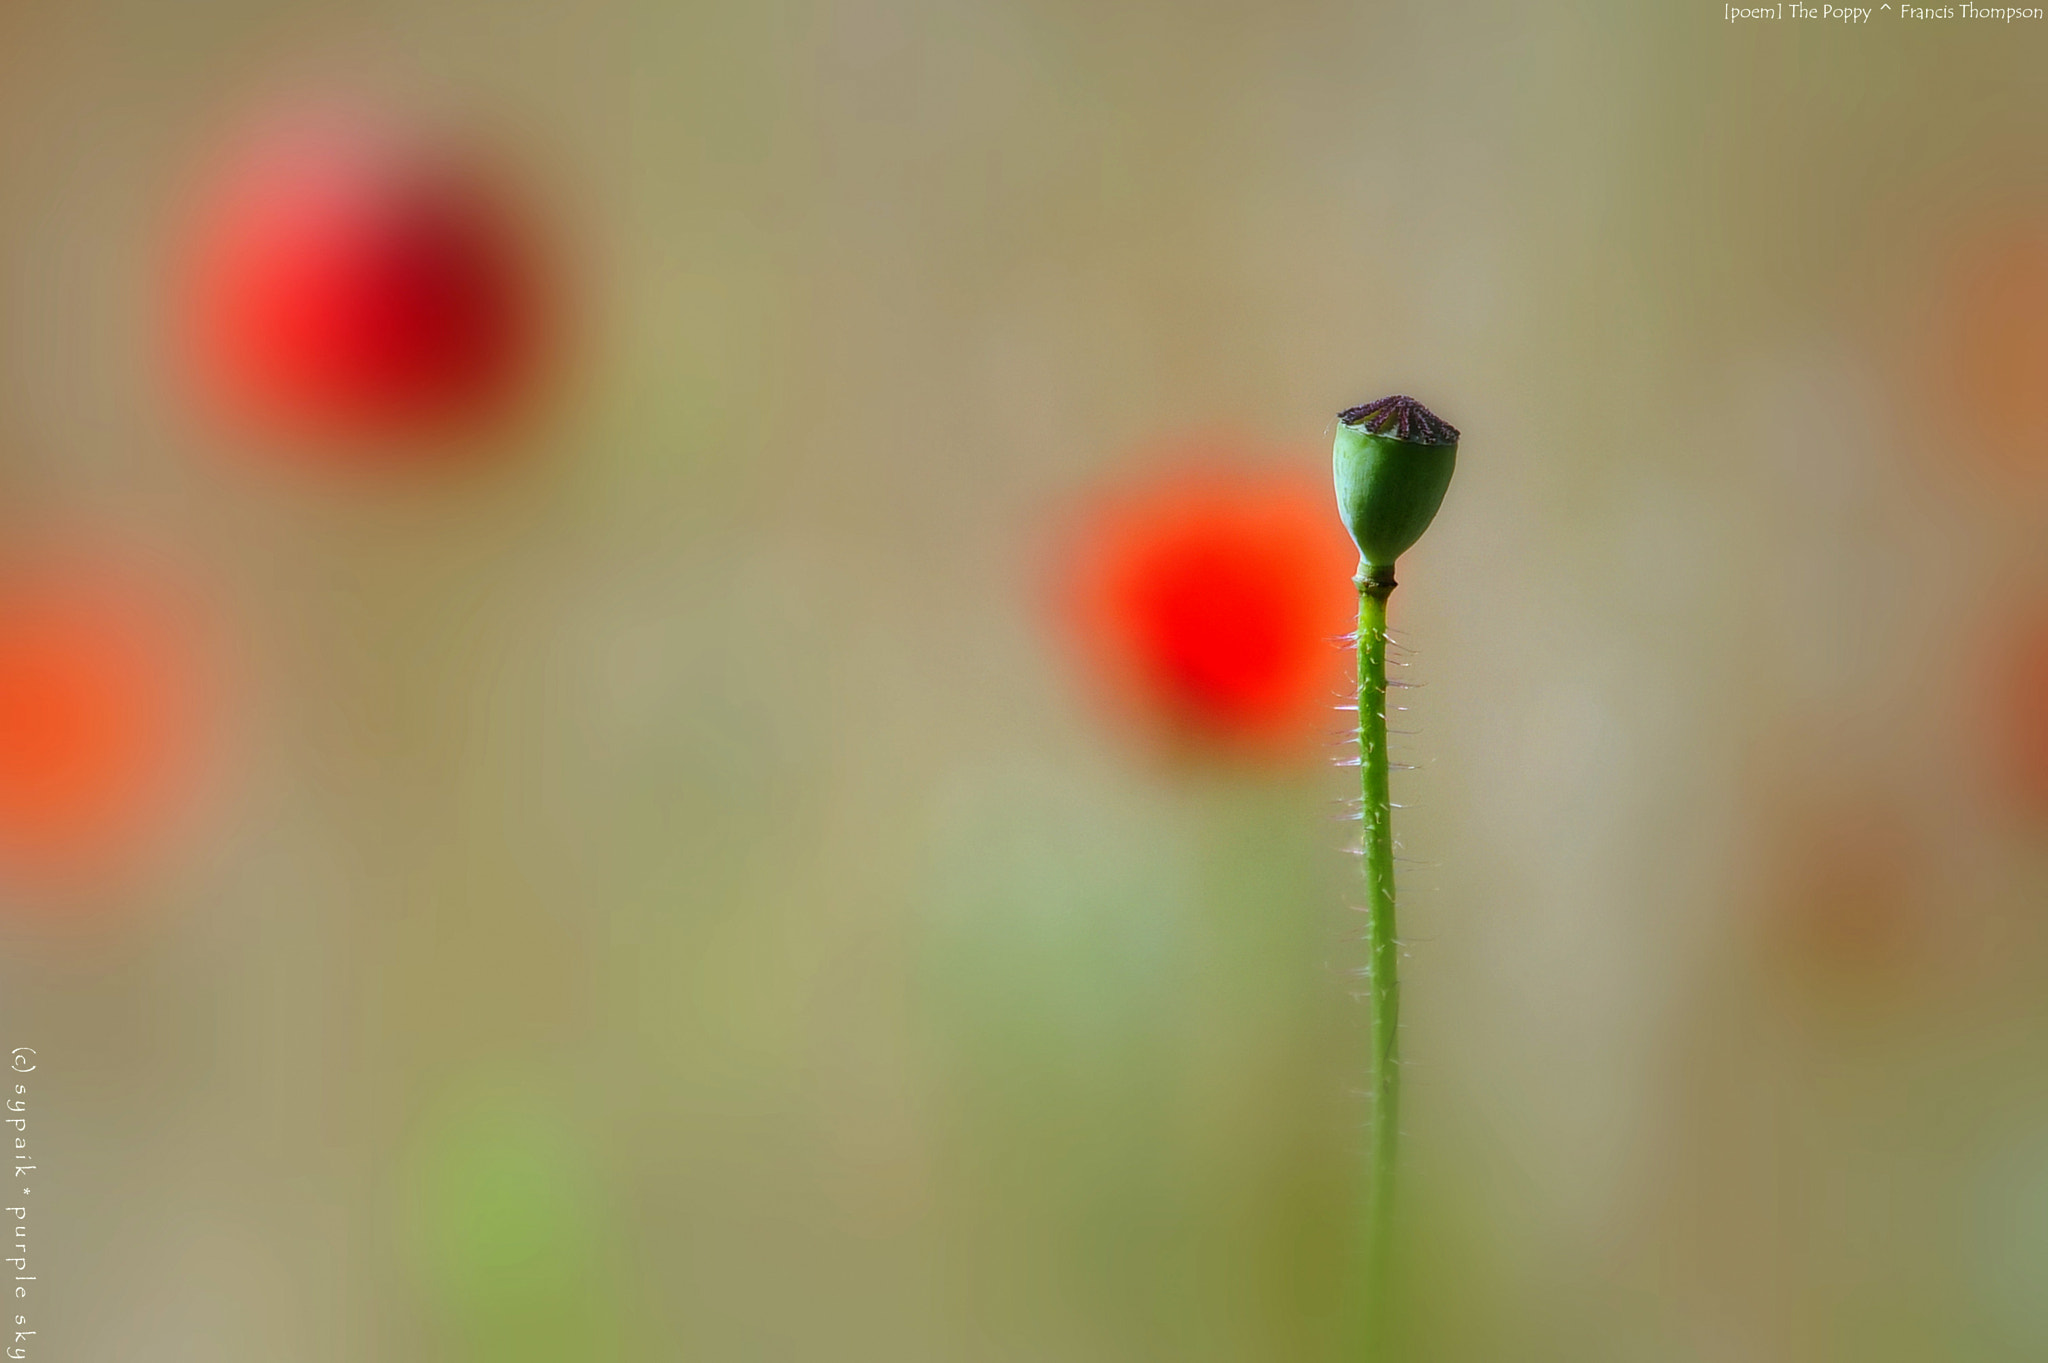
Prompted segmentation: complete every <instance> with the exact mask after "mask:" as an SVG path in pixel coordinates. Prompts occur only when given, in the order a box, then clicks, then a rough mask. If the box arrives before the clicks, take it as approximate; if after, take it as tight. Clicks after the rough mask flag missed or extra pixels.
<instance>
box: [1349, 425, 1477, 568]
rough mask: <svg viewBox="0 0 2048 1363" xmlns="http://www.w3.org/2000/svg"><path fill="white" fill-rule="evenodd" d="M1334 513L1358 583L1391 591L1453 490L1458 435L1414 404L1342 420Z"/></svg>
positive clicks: (1454, 430) (1455, 431)
mask: <svg viewBox="0 0 2048 1363" xmlns="http://www.w3.org/2000/svg"><path fill="white" fill-rule="evenodd" d="M1333 459H1334V462H1335V465H1336V475H1337V509H1338V511H1339V512H1340V513H1341V514H1342V515H1343V517H1344V528H1345V529H1347V530H1349V531H1350V532H1351V541H1352V543H1354V544H1356V545H1357V546H1358V557H1359V559H1360V568H1359V580H1360V581H1361V582H1364V581H1367V580H1371V581H1374V582H1379V583H1383V584H1384V585H1385V587H1386V588H1387V589H1389V590H1391V589H1392V587H1393V585H1394V573H1393V569H1394V560H1395V559H1397V558H1399V557H1400V556H1401V555H1402V554H1404V553H1406V552H1407V551H1408V549H1409V546H1411V545H1413V544H1414V543H1415V541H1417V540H1419V539H1421V538H1422V532H1423V531H1425V530H1427V529H1429V523H1430V522H1431V521H1432V520H1434V519H1435V518H1436V509H1437V508H1438V507H1439V506H1441V505H1442V504H1443V500H1444V491H1445V489H1447V488H1449V487H1450V485H1451V470H1452V469H1453V468H1454V467H1455V466H1456V464H1457V462H1458V432H1457V428H1456V427H1454V426H1452V425H1451V424H1450V423H1449V422H1447V421H1444V420H1442V419H1441V418H1439V417H1438V416H1436V415H1435V414H1434V413H1432V412H1431V411H1430V410H1429V408H1427V407H1425V406H1423V405H1422V404H1421V403H1419V402H1417V401H1416V400H1415V399H1414V398H1408V397H1391V398H1381V399H1380V400H1379V401H1378V402H1368V403H1366V404H1365V405H1364V406H1362V407H1353V408H1351V409H1350V410H1348V411H1344V412H1339V413H1338V414H1337V441H1336V449H1335V451H1334V454H1333Z"/></svg>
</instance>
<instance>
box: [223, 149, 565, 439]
mask: <svg viewBox="0 0 2048 1363" xmlns="http://www.w3.org/2000/svg"><path fill="white" fill-rule="evenodd" d="M189 265H190V274H189V278H188V283H189V287H190V291H189V295H188V299H187V304H186V306H187V309H188V315H187V318H186V321H187V324H188V341H189V345H190V348H191V358H192V359H193V360H194V361H195V367H196V372H197V375H198V377H199V381H200V382H201V384H202V386H203V388H204V390H205V394H206V396H207V397H208V399H209V400H210V401H211V402H212V403H213V405H214V406H215V407H216V408H217V409H218V410H220V411H221V412H222V413H224V414H226V415H228V416H229V417H230V418H231V419H233V420H234V421H235V422H236V423H237V424H239V425H240V426H242V427H244V428H248V429H253V430H254V431H255V432H257V433H259V434H261V435H263V436H272V437H285V438H287V439H290V440H293V441H296V442H300V443H301V444H302V445H303V444H307V443H310V444H311V445H312V447H313V448H316V449H317V450H318V451H319V452H320V453H321V454H323V455H326V456H328V457H344V456H345V457H346V458H347V459H348V460H349V461H352V462H374V461H377V460H379V459H380V458H381V459H384V460H387V461H388V460H389V459H392V458H396V457H409V456H411V455H413V454H415V453H416V452H417V451H418V450H419V449H420V448H422V447H421V445H420V444H419V443H418V442H419V441H420V439H421V438H422V437H434V438H440V437H447V436H450V435H454V434H461V433H467V432H469V431H472V430H474V429H476V428H477V427H479V426H481V425H488V424H490V423H491V422H492V421H493V420H494V419H496V418H498V417H501V416H502V415H504V414H505V413H506V411H507V410H508V408H509V407H511V406H512V405H513V403H514V400H515V399H516V398H518V397H519V396H520V395H521V393H522V392H523V391H524V390H525V389H526V387H527V385H528V383H529V381H530V380H531V378H532V376H533V373H534V370H535V367H536V360H537V352H538V349H539V343H540V330H541V327H540V321H541V312H542V299H541V289H540V282H541V281H540V276H539V272H538V269H537V262H536V258H535V252H534V251H533V250H532V249H531V244H530V242H529V240H528V238H527V235H526V233H525V232H524V230H523V226H522V224H521V222H520V220H519V218H518V215H517V214H516V213H514V212H513V211H512V208H511V205H510V204H509V202H508V201H507V200H506V199H505V198H504V196H503V195H501V193H500V192H499V186H498V184H497V183H496V182H495V181H494V180H493V179H492V178H491V177H490V176H488V175H486V174H485V173H484V172H483V170H482V168H481V167H480V165H479V164H478V163H477V162H475V161H474V160H472V159H470V158H467V157H465V156H464V155H463V154H461V152H460V151H458V150H456V149H453V148H451V147H449V146H446V145H443V144H441V143H439V142H436V141H435V140H433V139H432V138H431V137H429V136H428V135H426V134H424V133H422V132H420V131H418V130H415V129H410V128H406V127H404V126H401V125H399V124H397V123H395V122H392V121H390V120H380V119H378V118H376V117H373V116H370V115H366V114H363V113H361V112H358V111H354V110H335V109H323V110H320V111H318V112H317V113H309V112H300V113H297V114H295V115H294V116H292V117H289V118H286V119H283V120H280V121H278V122H276V123H275V124H272V125H267V126H265V127H264V128H262V129H261V130H260V131H259V133H258V134H257V135H256V136H255V137H253V138H251V139H250V140H249V141H248V142H247V143H245V144H244V145H242V146H241V147H240V148H239V150H238V151H237V152H236V154H234V155H232V156H230V157H229V158H228V159H227V161H226V164H225V165H224V166H223V168H222V170H221V172H220V174H219V175H218V176H217V178H216V179H215V180H214V181H212V182H211V188H210V192H209V193H208V195H207V196H206V198H205V199H204V201H203V203H202V205H201V211H200V215H199V218H198V222H197V230H196V233H195V237H194V241H193V246H192V254H191V257H190V260H189Z"/></svg>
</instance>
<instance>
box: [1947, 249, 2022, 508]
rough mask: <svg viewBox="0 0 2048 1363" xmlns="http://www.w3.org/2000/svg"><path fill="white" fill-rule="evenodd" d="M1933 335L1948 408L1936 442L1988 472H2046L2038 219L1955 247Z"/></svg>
mask: <svg viewBox="0 0 2048 1363" xmlns="http://www.w3.org/2000/svg"><path fill="white" fill-rule="evenodd" d="M1954 260H1955V263H1954V265H1953V267H1952V269H1951V273H1950V277H1949V278H1950V282H1949V285H1948V290H1947V296H1946V298H1945V300H1944V303H1943V307H1942V315H1941V318H1940V321H1939V324H1938V325H1937V327H1936V328H1935V330H1934V335H1935V336H1937V337H1938V338H1940V340H1941V343H1942V348H1943V351H1944V355H1943V361H1944V362H1943V363H1942V365H1941V366H1940V368H1941V370H1942V371H1945V373H1944V376H1945V378H1946V381H1947V386H1948V388H1949V397H1950V399H1951V401H1949V402H1946V403H1944V404H1943V412H1944V414H1945V415H1944V422H1945V424H1946V425H1947V427H1948V429H1946V430H1944V431H1943V432H1942V434H1943V435H1944V436H1945V437H1947V438H1948V439H1949V440H1950V441H1951V442H1952V441H1953V440H1954V439H1955V438H1956V437H1962V438H1964V439H1966V440H1968V441H1969V442H1971V443H1972V444H1974V445H1975V446H1976V447H1977V448H1978V449H1979V450H1980V452H1981V455H1982V457H1983V458H1984V459H1985V460H1986V461H1987V462H1988V463H1989V464H1990V465H1992V466H1993V467H2003V468H2006V469H2009V470H2018V469H2030V470H2035V471H2042V470H2048V219H2041V220H2034V221H2019V222H2013V223H2008V224H2006V225H2003V226H2000V227H1996V228H1993V229H1989V230H1985V231H1981V232H1979V233H1977V234H1976V235H1975V236H1974V237H1969V238H1965V239H1963V240H1962V242H1961V244H1960V245H1959V247H1958V248H1957V250H1956V252H1955V257H1954Z"/></svg>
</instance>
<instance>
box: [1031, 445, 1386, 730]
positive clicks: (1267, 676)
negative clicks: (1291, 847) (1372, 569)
mask: <svg viewBox="0 0 2048 1363" xmlns="http://www.w3.org/2000/svg"><path fill="white" fill-rule="evenodd" d="M1302 462H1303V465H1304V467H1305V469H1307V468H1317V467H1319V461H1310V460H1308V459H1306V458H1304V460H1303V461H1302ZM1356 559H1357V553H1356V551H1355V550H1353V549H1352V547H1351V545H1350V542H1349V541H1348V540H1347V539H1346V537H1345V534H1344V530H1343V527H1342V526H1341V525H1340V524H1339V522H1338V519H1337V514H1336V511H1335V509H1334V508H1333V506H1332V503H1331V494H1330V491H1329V489H1328V487H1327V486H1325V484H1324V482H1323V480H1321V479H1319V478H1316V477H1314V476H1312V475H1310V474H1308V473H1307V472H1303V473H1301V474H1293V473H1274V472H1266V471H1258V470H1254V469H1246V468H1240V469H1234V470H1233V469H1231V468H1229V467H1228V466H1226V465H1221V464H1219V463H1218V462H1217V460H1216V459H1215V457H1214V453H1213V447H1210V446H1198V447H1196V452H1195V454H1194V455H1193V456H1191V457H1190V458H1188V459H1187V460H1186V461H1185V462H1184V463H1183V464H1182V465H1181V466H1173V465H1168V466H1166V467H1163V468H1161V469H1159V470H1158V471H1157V472H1154V473H1153V474H1152V475H1150V476H1149V477H1147V478H1144V479H1142V480H1137V481H1134V482H1132V483H1130V484H1129V485H1127V486H1125V487H1122V488H1119V489H1116V490H1113V491H1110V492H1107V493H1105V494H1103V495H1102V496H1101V497H1100V498H1099V499H1098V500H1097V501H1096V502H1095V503H1094V505H1093V506H1092V507H1090V508H1089V510H1088V512H1087V514H1085V515H1084V516H1083V517H1081V518H1080V522H1079V525H1078V527H1077V532H1076V533H1075V535H1074V536H1073V538H1072V540H1071V541H1070V543H1069V553H1068V556H1067V558H1066V561H1065V565H1064V566H1065V570H1066V571H1065V574H1064V580H1063V586H1064V591H1063V594H1062V600H1063V603H1064V606H1065V609H1066V614H1067V617H1068V620H1069V623H1070V624H1071V626H1072V627H1073V632H1074V634H1075V636H1076V637H1077V638H1078V640H1079V641H1080V643H1081V645H1082V652H1083V655H1084V657H1085V659H1086V661H1087V662H1088V663H1089V664H1090V665H1091V666H1092V668H1093V670H1094V671H1095V672H1096V673H1097V675H1098V677H1099V678H1100V679H1101V680H1102V681H1103V682H1104V683H1105V684H1106V689H1108V690H1109V691H1110V693H1111V694H1112V695H1113V696H1115V697H1116V698H1117V699H1118V700H1119V701H1120V702H1121V703H1122V705H1123V706H1124V708H1125V709H1126V710H1127V711H1130V712H1133V713H1135V714H1137V715H1138V716H1139V717H1140V718H1141V720H1143V721H1145V722H1147V723H1149V724H1150V725H1151V726H1152V727H1154V728H1155V729H1157V730H1161V731H1163V732H1165V733H1166V734H1168V735H1170V736H1171V737H1174V738H1177V739H1179V740H1181V741H1184V742H1187V743H1191V744H1195V745H1200V746H1206V747H1212V748H1214V747H1221V748H1227V749H1232V750H1236V751H1239V752H1244V753H1252V754H1256V753H1265V754H1270V755H1275V756H1281V755H1293V754H1295V753H1296V752H1298V751H1299V749H1301V748H1302V747H1303V746H1304V745H1306V744H1308V743H1312V742H1313V741H1315V740H1317V739H1321V738H1325V737H1327V736H1328V734H1329V732H1330V731H1331V730H1332V729H1333V728H1334V727H1335V726H1334V725H1333V724H1332V723H1331V720H1332V714H1331V707H1332V705H1333V704H1334V703H1335V702H1336V698H1337V697H1338V696H1339V695H1340V694H1342V693H1343V690H1344V688H1345V685H1346V682H1345V678H1346V677H1347V676H1348V675H1349V671H1350V667H1351V664H1350V662H1349V660H1348V658H1347V657H1346V655H1345V654H1343V653H1342V652H1341V651H1340V650H1339V649H1338V648H1336V647H1335V646H1334V645H1333V643H1332V640H1333V638H1334V637H1336V636H1338V635H1342V634H1345V633H1348V632H1349V631H1350V629H1351V627H1352V624H1353V619H1354V616H1355V612H1356V610H1357V595H1356V591H1355V589H1354V588H1353V587H1352V585H1351V575H1352V572H1353V570H1354V568H1355V567H1356Z"/></svg>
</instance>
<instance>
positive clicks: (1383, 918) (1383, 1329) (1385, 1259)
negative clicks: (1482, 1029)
mask: <svg viewBox="0 0 2048 1363" xmlns="http://www.w3.org/2000/svg"><path fill="white" fill-rule="evenodd" d="M1393 590H1394V575H1393V572H1392V570H1391V569H1390V568H1375V569H1373V570H1371V572H1369V573H1368V572H1367V571H1366V570H1365V569H1364V568H1362V567H1361V569H1360V575H1359V579H1358V757H1359V763H1358V765H1359V770H1360V772H1361V773H1362V778H1363V787H1364V792H1363V793H1364V797H1365V801H1364V806H1363V813H1362V823H1363V826H1364V835H1365V884H1366V896H1367V897H1366V909H1367V918H1366V944H1367V949H1368V951H1369V953H1370V965H1369V975H1368V978H1369V980H1370V982H1371V986H1372V992H1371V1000H1372V1055H1371V1058H1370V1059H1369V1061H1368V1062H1367V1070H1366V1081H1367V1088H1368V1090H1369V1091H1370V1093H1371V1094H1372V1128H1371V1147H1370V1154H1369V1160H1370V1165H1369V1167H1368V1169H1367V1178H1368V1182H1367V1184H1366V1195H1365V1197H1366V1201H1365V1227H1364V1231H1365V1244H1364V1262H1363V1265H1362V1268H1363V1272H1364V1275H1365V1276H1364V1282H1363V1303H1362V1304H1363V1306H1364V1311H1365V1318H1364V1326H1365V1335H1366V1355H1365V1356H1366V1357H1367V1358H1368V1359H1372V1360H1375V1363H1377V1361H1378V1360H1383V1359H1384V1358H1385V1357H1386V1351H1387V1348H1388V1345H1387V1340H1388V1337H1389V1333H1388V1315H1389V1312H1388V1295H1389V1293H1388V1285H1389V1268H1390V1263H1389V1259H1390V1254H1391V1243H1392V1231H1393V1214H1394V1165H1395V1159H1396V1155H1397V1151H1398V1145H1399V1141H1400V1103H1401V1070H1400V1058H1399V1055H1398V1045H1397V1039H1396V1032H1397V1029H1398V1028H1399V1026H1400V1017H1401V980H1400V967H1399V964H1398V958H1399V953H1400V947H1399V945H1398V943H1397V942H1396V940H1395V922H1394V811H1393V802H1392V800H1391V798H1390V797H1389V794H1388V788H1387V597H1388V596H1389V595H1391V594H1392V592H1393Z"/></svg>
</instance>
